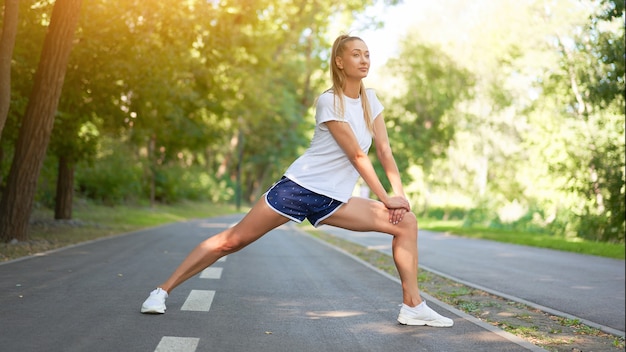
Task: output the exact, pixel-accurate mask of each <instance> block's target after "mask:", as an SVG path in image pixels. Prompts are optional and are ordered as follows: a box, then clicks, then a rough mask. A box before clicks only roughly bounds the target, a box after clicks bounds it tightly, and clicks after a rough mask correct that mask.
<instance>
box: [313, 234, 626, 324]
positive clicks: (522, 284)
mask: <svg viewBox="0 0 626 352" xmlns="http://www.w3.org/2000/svg"><path fill="white" fill-rule="evenodd" d="M320 230H323V231H326V232H329V233H332V234H334V235H336V236H339V237H342V238H344V239H346V240H349V241H352V242H355V243H358V244H361V245H363V246H366V247H369V248H373V249H377V250H379V251H381V252H383V253H387V254H389V255H391V238H390V236H388V235H385V234H382V233H376V232H361V233H358V232H352V231H346V230H343V229H338V228H333V227H330V226H322V227H320ZM418 241H419V242H418V248H419V262H420V267H421V268H424V269H427V270H430V271H433V272H434V273H437V274H441V275H444V276H447V277H449V278H452V279H453V280H455V281H458V282H462V283H465V284H468V285H470V286H473V287H476V288H479V289H483V290H486V291H488V292H492V293H494V294H496V295H498V296H501V297H506V298H509V299H513V300H515V301H518V302H523V303H526V304H529V305H531V306H534V307H537V308H539V309H541V310H543V311H547V312H550V313H554V314H558V315H561V316H566V317H570V318H576V319H579V320H581V321H583V322H585V323H587V324H589V325H591V326H594V327H597V328H600V329H602V330H604V331H607V332H610V333H612V334H616V335H619V336H624V312H625V311H626V310H625V305H624V300H625V290H624V289H625V274H624V271H625V270H624V269H625V267H624V260H616V259H609V258H602V257H597V256H590V255H583V254H576V253H568V252H562V251H555V250H548V249H542V248H533V247H527V246H520V245H512V244H505V243H498V242H493V241H485V240H478V239H469V238H462V237H458V236H450V235H445V234H441V233H433V232H429V231H420V234H419V240H418Z"/></svg>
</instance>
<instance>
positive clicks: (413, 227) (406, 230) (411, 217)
mask: <svg viewBox="0 0 626 352" xmlns="http://www.w3.org/2000/svg"><path fill="white" fill-rule="evenodd" d="M394 226H398V227H399V230H400V231H398V234H397V235H402V236H411V237H417V217H416V216H415V214H413V213H412V212H407V213H406V214H404V217H403V218H402V221H400V222H399V223H398V224H397V225H394Z"/></svg>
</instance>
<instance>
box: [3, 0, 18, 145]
mask: <svg viewBox="0 0 626 352" xmlns="http://www.w3.org/2000/svg"><path fill="white" fill-rule="evenodd" d="M19 2H20V1H19V0H4V21H3V25H2V37H0V136H1V135H2V130H3V129H4V124H5V123H6V121H7V116H8V115H9V105H10V103H11V58H12V57H13V48H14V47H15V37H16V36H17V15H18V13H19V11H18V9H19V7H18V5H19Z"/></svg>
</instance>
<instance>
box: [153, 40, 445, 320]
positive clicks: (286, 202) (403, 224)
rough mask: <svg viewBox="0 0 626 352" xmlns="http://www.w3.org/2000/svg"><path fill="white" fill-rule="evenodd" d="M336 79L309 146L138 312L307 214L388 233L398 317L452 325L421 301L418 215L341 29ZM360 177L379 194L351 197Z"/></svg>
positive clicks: (362, 61) (360, 65)
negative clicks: (381, 174) (381, 173)
mask: <svg viewBox="0 0 626 352" xmlns="http://www.w3.org/2000/svg"><path fill="white" fill-rule="evenodd" d="M330 64H331V76H332V80H333V86H332V88H331V89H330V90H328V91H326V92H324V93H323V94H322V95H321V96H320V97H319V98H318V100H317V106H316V115H315V119H316V127H315V133H314V136H313V139H312V141H311V145H310V147H309V148H308V149H307V150H306V152H305V153H304V154H303V155H302V156H301V157H300V158H298V159H297V160H296V161H295V162H294V163H293V164H292V165H291V166H290V167H289V168H288V169H287V171H286V172H285V174H284V177H283V178H282V179H281V180H280V181H278V182H277V183H276V184H274V185H273V186H272V187H271V188H270V189H269V190H268V191H267V193H265V195H264V199H263V200H261V201H259V202H257V203H256V204H255V205H254V206H253V208H252V209H251V210H250V212H249V213H248V214H247V215H246V216H245V217H244V218H243V219H242V220H241V222H239V223H238V224H237V225H235V226H233V227H232V228H229V229H227V230H225V231H223V232H221V233H219V234H217V235H215V236H213V237H210V238H208V239H207V240H205V241H204V242H202V243H200V244H199V245H198V246H197V247H196V248H195V249H194V250H193V251H192V252H191V253H189V255H188V256H187V258H186V259H185V260H184V261H183V262H182V263H181V264H180V266H179V267H178V268H177V269H176V270H175V271H174V273H173V274H172V275H171V276H170V277H169V278H168V279H167V280H166V281H165V282H163V283H162V284H161V285H160V286H158V288H157V289H155V290H154V291H152V292H151V293H150V296H149V297H148V299H147V300H146V301H145V302H144V303H143V305H142V308H141V312H142V313H153V314H155V313H156V314H158V313H161V314H162V313H165V309H166V308H165V299H166V298H167V297H168V293H169V292H171V290H173V289H174V288H175V287H177V286H178V285H180V284H181V283H183V282H184V281H185V280H187V279H189V278H191V277H192V276H194V275H196V274H198V273H199V272H200V271H202V270H204V269H205V268H206V267H208V266H210V265H212V264H213V263H215V262H216V261H217V260H218V259H219V258H221V257H223V256H225V255H227V254H230V253H233V252H236V251H238V250H240V249H242V248H244V247H245V246H247V245H248V244H250V243H252V242H254V241H255V240H257V239H259V238H260V237H261V236H263V235H264V234H266V233H267V232H269V231H270V230H272V229H274V228H276V227H278V226H280V225H282V224H284V223H286V222H288V221H289V220H294V221H296V222H302V221H303V220H304V219H305V218H307V219H309V221H310V222H311V224H313V225H314V226H316V227H317V226H319V225H321V224H327V225H332V226H337V227H342V228H346V229H349V230H354V231H377V232H384V233H388V234H390V235H392V236H393V241H392V248H393V258H394V262H395V264H396V268H397V270H398V273H399V274H400V280H401V282H402V293H403V304H402V308H401V309H400V314H399V316H398V321H399V322H400V323H401V324H406V325H430V326H437V327H448V326H452V324H453V321H452V320H451V319H449V318H446V317H443V316H441V315H439V314H437V313H436V312H434V311H433V310H432V309H430V308H429V307H428V306H427V305H426V302H424V301H422V298H421V297H420V291H419V288H418V284H417V219H416V217H415V215H414V214H413V213H411V211H410V210H411V208H410V205H409V202H408V200H407V198H406V196H405V194H404V190H403V187H402V183H401V181H400V173H399V172H398V167H397V165H396V162H395V160H394V158H393V155H392V152H391V148H390V146H389V139H388V136H387V130H386V127H385V122H384V119H383V117H382V115H381V112H382V110H383V106H382V105H381V103H380V102H379V101H378V98H377V97H376V94H375V93H374V91H373V90H366V89H365V86H364V85H363V82H362V80H363V78H365V77H366V76H367V74H368V71H369V66H370V58H369V50H368V48H367V45H366V44H365V42H363V40H361V39H360V38H358V37H353V36H347V35H342V36H339V37H338V38H337V39H336V40H335V43H334V44H333V48H332V54H331V60H330ZM372 139H374V141H375V143H376V151H377V156H378V158H379V160H380V162H381V165H382V166H383V168H384V170H385V173H386V175H387V178H388V179H389V181H390V183H391V186H392V188H393V192H394V193H395V195H388V194H387V192H386V191H385V189H384V188H383V186H382V184H381V182H380V180H379V179H378V177H377V175H376V172H375V171H374V167H373V165H372V163H371V161H370V159H369V158H368V156H367V152H368V150H369V147H370V145H371V143H372ZM359 176H361V177H362V178H363V180H364V181H365V182H366V183H367V185H368V186H369V188H370V189H371V191H372V192H373V193H374V194H375V195H376V196H377V197H378V199H379V201H376V200H372V199H366V198H360V197H351V195H352V191H353V188H354V186H355V184H356V182H357V180H358V177H359Z"/></svg>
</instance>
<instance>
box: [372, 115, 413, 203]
mask: <svg viewBox="0 0 626 352" xmlns="http://www.w3.org/2000/svg"><path fill="white" fill-rule="evenodd" d="M374 132H375V139H374V142H375V143H376V155H377V156H378V160H379V161H380V164H381V165H382V166H383V169H384V170H385V174H386V175H387V179H388V180H389V182H390V183H391V188H392V189H393V193H394V194H395V195H397V196H401V197H404V198H406V194H404V187H403V186H402V180H401V179H400V171H399V170H398V165H397V164H396V160H395V158H394V157H393V153H392V151H391V146H390V145H389V136H388V134H387V127H386V125H385V120H384V118H383V116H382V114H380V115H378V117H376V119H375V120H374Z"/></svg>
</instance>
